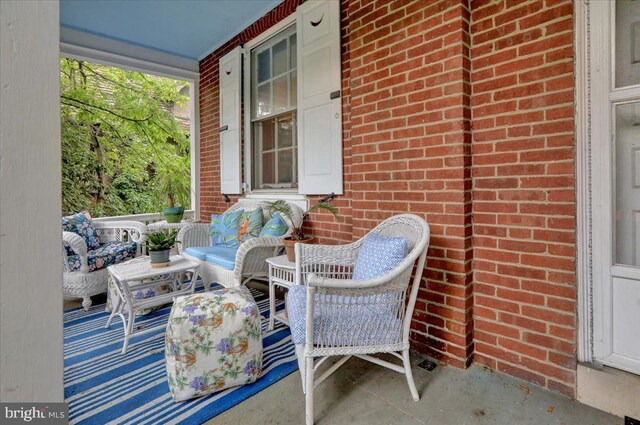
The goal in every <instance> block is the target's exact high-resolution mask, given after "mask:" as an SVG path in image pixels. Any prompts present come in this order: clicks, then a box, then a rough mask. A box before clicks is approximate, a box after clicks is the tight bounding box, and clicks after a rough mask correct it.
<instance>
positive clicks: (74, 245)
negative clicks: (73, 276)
mask: <svg viewBox="0 0 640 425" xmlns="http://www.w3.org/2000/svg"><path fill="white" fill-rule="evenodd" d="M62 246H63V248H62V256H63V260H64V268H65V271H68V267H69V266H68V260H67V254H66V252H65V249H64V247H65V246H68V247H69V248H71V249H72V250H73V252H75V253H76V255H78V256H79V257H80V271H81V272H84V273H86V272H88V271H89V265H88V263H87V243H86V242H85V241H84V238H82V236H80V235H77V234H75V233H73V232H62Z"/></svg>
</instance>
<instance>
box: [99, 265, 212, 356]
mask: <svg viewBox="0 0 640 425" xmlns="http://www.w3.org/2000/svg"><path fill="white" fill-rule="evenodd" d="M169 262H170V264H169V266H167V267H163V268H159V269H154V268H151V266H150V262H149V257H147V256H143V257H138V258H134V259H133V260H129V261H126V262H124V263H120V264H114V265H113V266H109V268H108V270H109V273H110V274H111V277H112V278H113V282H114V284H115V289H116V292H117V294H118V296H117V298H116V299H115V300H113V302H114V305H113V309H112V310H111V315H110V316H109V320H107V325H106V326H105V328H109V326H111V321H112V320H113V318H114V317H115V316H116V315H118V316H120V318H121V319H122V325H123V326H124V344H123V346H122V354H127V347H128V346H129V340H130V339H131V336H132V335H133V329H134V327H133V324H134V322H135V320H136V311H138V310H141V309H145V308H149V307H157V306H160V305H163V304H167V303H171V302H173V299H174V298H175V297H177V296H180V295H188V294H193V290H194V289H195V284H196V281H197V280H198V267H199V266H200V265H199V264H198V263H196V262H194V261H190V260H187V259H186V258H184V257H182V256H179V255H172V256H171V258H170V259H169ZM188 275H189V276H188ZM187 276H188V277H189V282H188V283H185V277H187ZM154 278H156V279H154ZM151 279H153V280H151ZM162 284H167V285H171V287H172V291H171V292H168V293H166V294H159V295H156V296H153V297H149V298H143V299H140V300H137V299H134V298H133V297H132V296H131V290H132V289H135V290H140V289H146V288H150V287H154V286H158V285H162ZM125 314H126V315H127V316H128V318H127V317H126V316H125ZM157 329H158V327H154V328H150V329H146V330H144V331H143V332H138V333H140V334H141V333H146V332H150V331H153V330H157Z"/></svg>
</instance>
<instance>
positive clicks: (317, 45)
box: [297, 0, 342, 194]
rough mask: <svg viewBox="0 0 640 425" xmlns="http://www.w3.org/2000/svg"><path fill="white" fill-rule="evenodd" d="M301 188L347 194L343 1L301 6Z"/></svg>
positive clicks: (299, 122) (299, 128)
mask: <svg viewBox="0 0 640 425" xmlns="http://www.w3.org/2000/svg"><path fill="white" fill-rule="evenodd" d="M297 33H298V35H297V37H298V61H297V62H298V164H299V166H298V173H299V183H298V184H299V189H298V191H299V193H302V194H324V193H331V192H335V193H336V194H341V193H342V110H341V105H342V100H341V98H340V87H341V78H340V2H339V1H335V0H329V1H308V2H305V3H304V4H302V5H301V6H300V7H298V16H297Z"/></svg>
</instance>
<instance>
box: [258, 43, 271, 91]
mask: <svg viewBox="0 0 640 425" xmlns="http://www.w3.org/2000/svg"><path fill="white" fill-rule="evenodd" d="M269 54H270V51H269V49H266V50H265V51H263V52H260V53H258V65H257V66H258V69H257V77H258V83H261V82H263V81H265V80H268V79H269V78H271V58H270V57H269Z"/></svg>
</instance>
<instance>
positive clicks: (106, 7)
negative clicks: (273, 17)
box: [60, 0, 282, 60]
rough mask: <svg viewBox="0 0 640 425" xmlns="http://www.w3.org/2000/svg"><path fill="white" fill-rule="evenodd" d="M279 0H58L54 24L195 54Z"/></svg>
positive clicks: (204, 51)
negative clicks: (57, 13) (57, 22)
mask: <svg viewBox="0 0 640 425" xmlns="http://www.w3.org/2000/svg"><path fill="white" fill-rule="evenodd" d="M281 1H282V0H216V1H200V0H189V1H177V0H166V1H148V0H143V1H126V0H92V1H78V0H61V1H60V25H61V26H62V27H65V28H71V29H75V30H79V31H83V32H86V33H90V34H94V35H98V36H102V37H106V38H109V39H113V40H117V41H122V42H125V43H129V44H133V45H137V46H142V47H146V48H151V49H155V50H158V51H161V52H165V53H169V54H172V55H175V56H180V57H183V58H186V59H191V60H200V59H202V58H203V57H205V56H206V55H207V54H209V53H210V52H212V51H213V50H214V49H216V48H217V47H218V46H220V45H222V43H224V42H225V41H227V40H228V39H230V38H231V37H233V36H234V35H235V34H237V33H238V32H240V31H241V30H242V29H244V28H245V27H247V26H248V25H250V24H251V23H253V22H254V21H255V20H256V19H258V18H259V17H260V16H262V15H264V14H265V13H266V12H268V11H269V10H271V9H273V8H274V7H275V6H276V5H278V4H279V3H280V2H281Z"/></svg>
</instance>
